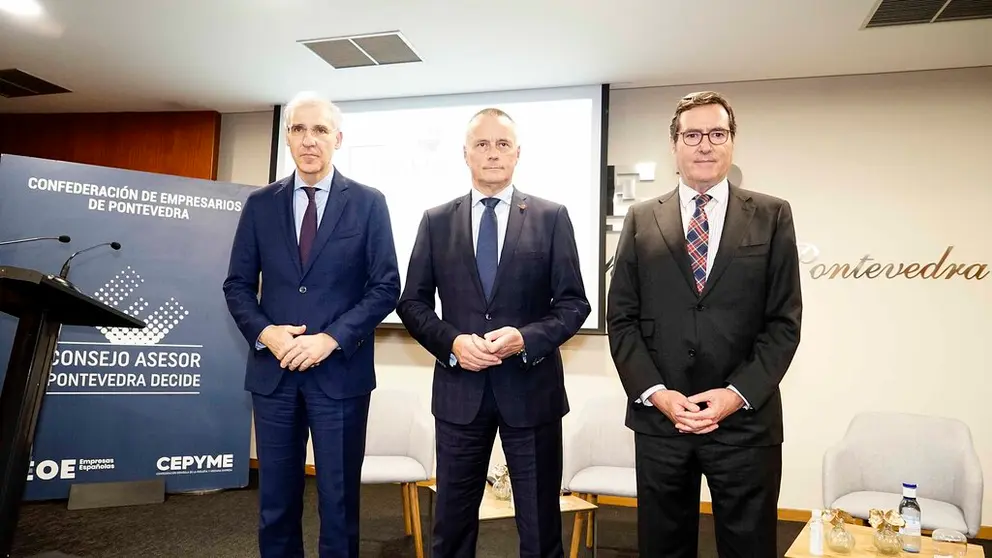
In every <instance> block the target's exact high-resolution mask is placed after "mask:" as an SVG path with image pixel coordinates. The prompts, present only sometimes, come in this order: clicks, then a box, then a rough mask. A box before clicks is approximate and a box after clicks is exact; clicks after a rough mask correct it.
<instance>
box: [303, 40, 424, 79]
mask: <svg viewBox="0 0 992 558" xmlns="http://www.w3.org/2000/svg"><path fill="white" fill-rule="evenodd" d="M300 43H301V44H303V46H305V47H307V48H308V49H310V50H312V51H313V53H314V54H316V55H317V56H319V57H320V58H321V59H323V60H324V61H325V62H327V63H328V64H330V65H331V66H333V67H334V68H336V69H339V70H340V69H342V68H361V67H365V66H385V65H388V64H405V63H408V62H423V60H422V59H421V58H420V56H419V55H417V53H416V52H414V50H413V48H412V47H411V46H410V43H409V41H407V40H406V38H405V37H403V35H402V34H400V32H399V31H390V32H388V33H375V34H370V35H355V36H352V37H337V38H333V39H315V40H309V41H300Z"/></svg>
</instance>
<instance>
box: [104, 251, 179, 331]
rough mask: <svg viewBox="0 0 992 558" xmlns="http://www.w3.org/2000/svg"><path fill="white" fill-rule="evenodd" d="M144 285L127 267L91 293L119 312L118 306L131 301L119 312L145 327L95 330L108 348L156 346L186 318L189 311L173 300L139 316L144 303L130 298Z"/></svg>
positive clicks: (146, 303)
mask: <svg viewBox="0 0 992 558" xmlns="http://www.w3.org/2000/svg"><path fill="white" fill-rule="evenodd" d="M144 282H145V280H144V279H142V278H141V276H140V275H138V272H137V271H135V270H134V269H131V266H127V269H125V270H123V271H121V272H120V273H119V274H117V275H116V276H114V278H113V279H111V280H110V281H107V283H106V284H105V285H104V286H103V288H101V289H100V290H98V291H97V292H95V293H93V296H94V297H95V298H96V299H97V300H99V301H100V302H102V303H104V304H106V305H108V306H113V307H114V308H117V309H119V310H121V305H123V304H125V303H126V302H127V301H128V300H130V301H132V302H131V304H130V305H129V306H128V307H127V309H124V310H121V311H122V312H124V313H125V314H129V315H131V316H134V317H135V318H140V319H142V320H144V321H145V323H146V324H148V326H147V327H146V328H144V329H131V328H122V327H99V328H97V329H99V330H100V333H102V334H103V336H104V337H106V338H107V341H110V343H111V344H112V345H156V344H158V343H160V342H161V341H162V339H164V338H165V336H166V335H168V334H169V332H170V331H172V329H173V328H175V327H176V326H177V325H179V322H181V321H182V320H183V318H185V317H186V316H188V315H189V311H188V310H186V309H185V308H183V305H182V304H180V303H179V302H177V301H176V299H175V298H170V299H169V300H168V301H167V302H166V303H165V304H163V305H161V306H159V307H158V309H157V310H155V311H154V312H152V313H151V314H149V315H147V316H145V317H142V316H141V314H142V313H143V312H144V311H145V310H147V309H148V301H147V300H145V299H144V297H140V296H139V297H138V298H137V300H135V299H134V298H133V297H132V296H131V295H132V294H134V291H135V289H138V288H139V287H141V285H142V284H143V283H144Z"/></svg>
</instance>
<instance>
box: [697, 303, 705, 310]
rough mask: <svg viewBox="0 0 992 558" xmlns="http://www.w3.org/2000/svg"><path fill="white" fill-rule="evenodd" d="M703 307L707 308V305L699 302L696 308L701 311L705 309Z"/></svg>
mask: <svg viewBox="0 0 992 558" xmlns="http://www.w3.org/2000/svg"><path fill="white" fill-rule="evenodd" d="M703 308H705V306H703V305H702V304H697V305H696V310H697V311H699V312H702V311H703Z"/></svg>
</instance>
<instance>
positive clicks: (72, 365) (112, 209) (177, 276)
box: [0, 155, 252, 500]
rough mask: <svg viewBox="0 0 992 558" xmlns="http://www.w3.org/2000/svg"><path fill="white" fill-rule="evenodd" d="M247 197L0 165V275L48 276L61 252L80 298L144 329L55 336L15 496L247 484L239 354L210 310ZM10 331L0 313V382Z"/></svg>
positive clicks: (68, 330) (68, 331) (163, 178)
mask: <svg viewBox="0 0 992 558" xmlns="http://www.w3.org/2000/svg"><path fill="white" fill-rule="evenodd" d="M251 190H252V188H251V187H249V186H241V185H235V184H224V183H218V182H213V181H208V180H194V179H188V178H180V177H175V176H167V175H159V174H151V173H144V172H134V171H125V170H119V169H111V168H105V167H96V166H90V165H80V164H74V163H65V162H58V161H49V160H44V159H33V158H27V157H16V156H10V155H2V156H0V241H2V240H11V239H15V238H24V237H34V236H58V235H62V234H66V235H69V236H71V237H72V241H71V243H69V244H60V243H59V242H58V241H40V242H32V243H26V244H18V245H12V246H3V247H0V263H2V264H5V265H11V266H17V267H25V268H31V269H36V270H38V271H41V272H43V273H49V274H53V275H57V274H58V273H59V269H60V268H61V267H62V264H63V262H64V261H65V260H66V258H68V257H69V255H70V254H72V253H73V252H75V251H77V250H81V249H83V248H86V247H89V246H92V245H95V244H100V243H104V242H114V241H116V242H120V243H121V245H122V247H121V249H120V250H119V251H114V250H112V249H111V248H110V247H109V246H103V247H100V248H97V249H95V250H91V251H89V252H86V253H84V254H80V255H79V256H77V257H76V258H75V259H73V261H72V268H71V271H70V274H69V280H70V281H71V282H72V283H73V284H75V285H76V287H77V288H79V289H80V290H81V291H83V292H85V293H87V294H89V295H91V296H93V297H95V298H97V299H98V300H101V301H102V302H104V303H106V304H108V305H110V306H113V307H115V308H117V309H118V310H121V311H123V312H126V313H128V314H130V315H132V316H135V317H137V318H138V319H141V320H143V321H145V322H146V323H147V324H148V326H147V327H146V328H145V329H114V328H110V329H107V328H93V327H78V326H65V327H63V328H62V332H61V335H60V337H59V342H58V346H57V350H56V355H55V358H54V363H53V368H52V374H51V378H50V380H49V383H48V388H47V394H46V395H45V399H44V402H43V406H42V411H41V415H40V417H39V421H38V427H37V430H36V436H35V442H34V449H33V453H32V464H31V470H30V472H29V475H28V483H27V487H26V490H25V499H27V500H41V499H53V498H67V497H68V494H69V487H70V486H71V485H73V484H77V483H94V482H109V481H132V480H147V479H154V478H164V479H165V481H166V490H167V491H169V492H183V491H192V490H205V489H215V488H234V487H242V486H245V485H247V484H248V466H249V451H250V436H251V400H250V398H249V395H248V393H247V392H245V391H244V388H243V386H244V366H245V358H246V352H247V349H248V347H247V344H246V343H245V341H244V338H243V337H241V335H240V334H239V333H238V330H237V328H236V327H235V326H234V322H233V321H232V319H231V317H230V315H229V314H228V311H227V306H226V304H225V301H224V295H223V291H222V284H223V282H224V278H225V276H226V273H227V263H228V256H229V253H230V246H231V240H232V238H233V235H234V230H235V228H236V226H237V222H238V218H239V216H240V212H241V209H242V207H243V205H244V201H245V199H246V198H247V197H248V194H249V193H250V191H251ZM16 323H17V322H16V320H15V319H14V318H13V317H11V316H8V315H6V314H2V315H0V378H2V377H3V375H4V374H5V373H6V368H7V366H6V364H7V361H8V358H9V355H10V347H11V341H12V339H13V336H14V330H15V328H16Z"/></svg>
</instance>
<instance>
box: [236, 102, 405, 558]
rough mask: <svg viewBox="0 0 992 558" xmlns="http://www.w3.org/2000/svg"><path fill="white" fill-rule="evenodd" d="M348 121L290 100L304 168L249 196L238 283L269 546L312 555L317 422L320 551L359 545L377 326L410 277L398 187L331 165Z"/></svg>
mask: <svg viewBox="0 0 992 558" xmlns="http://www.w3.org/2000/svg"><path fill="white" fill-rule="evenodd" d="M341 120H342V118H341V112H340V111H339V110H338V108H337V107H336V106H335V105H334V104H333V103H331V102H330V101H328V100H326V99H324V98H322V97H321V96H318V95H315V94H310V93H301V94H300V95H297V96H296V97H295V98H294V99H293V100H292V101H290V103H289V104H288V105H286V110H285V122H286V130H285V133H286V143H287V144H288V145H289V148H290V151H291V152H292V156H293V161H294V162H295V164H296V170H295V172H294V173H293V174H291V175H290V176H287V177H285V178H283V179H281V180H279V181H277V182H274V183H272V184H270V185H268V186H266V187H264V188H260V189H259V190H257V191H255V192H253V193H252V194H251V195H250V196H249V197H248V201H247V203H246V204H245V206H244V209H243V210H242V213H241V219H240V222H239V224H238V228H237V231H236V232H235V236H234V243H233V246H232V247H231V258H230V269H229V273H228V278H227V280H226V281H225V282H224V293H225V295H226V297H227V304H228V308H229V310H230V312H231V315H232V316H233V317H234V321H235V323H236V324H237V326H238V328H239V329H240V330H241V333H242V334H243V335H244V337H245V339H246V340H247V342H248V343H249V344H250V346H251V349H250V353H249V355H248V364H247V371H246V375H245V388H246V389H247V390H248V391H250V392H251V393H252V403H253V408H254V418H255V441H256V448H257V453H258V469H259V508H260V509H259V527H258V528H259V533H258V546H259V551H260V553H261V556H262V558H268V557H272V558H285V557H289V556H293V557H302V556H303V548H304V545H303V531H302V516H303V491H304V486H305V478H304V471H305V464H306V456H307V437H308V434H309V435H310V437H311V439H312V441H313V455H314V466H315V469H316V473H317V500H318V511H319V514H320V542H319V546H318V548H319V555H320V557H321V558H325V557H326V558H330V557H335V558H337V557H343V556H348V557H353V558H357V556H358V547H359V544H358V523H359V491H360V489H361V469H362V461H363V459H364V456H365V432H366V425H367V422H368V412H369V400H370V394H371V392H372V390H373V388H374V387H375V381H376V379H375V369H374V363H373V356H374V355H373V345H374V341H375V328H376V326H377V325H379V323H380V322H382V320H383V319H384V318H385V317H386V316H387V315H389V313H390V312H392V311H393V309H394V308H395V306H396V301H397V299H398V298H399V292H400V280H399V270H398V268H397V264H396V250H395V247H394V244H393V233H392V227H391V225H390V219H389V213H388V211H387V208H386V200H385V198H384V196H383V195H382V194H381V193H380V192H379V191H378V190H375V189H374V188H371V187H369V186H365V185H363V184H359V183H358V182H355V181H353V180H351V179H349V178H347V177H345V176H343V175H342V174H341V173H339V172H337V171H336V170H335V169H334V167H333V165H332V163H331V161H332V156H333V154H334V151H335V150H337V149H338V148H339V147H340V146H341V141H342V132H341ZM260 274H261V277H262V279H261V296H260V297H259V296H258V290H259V283H260Z"/></svg>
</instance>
